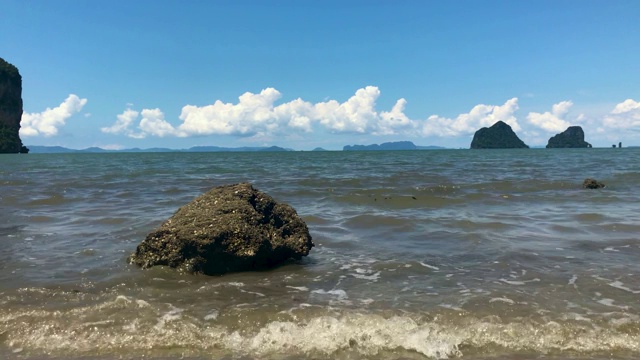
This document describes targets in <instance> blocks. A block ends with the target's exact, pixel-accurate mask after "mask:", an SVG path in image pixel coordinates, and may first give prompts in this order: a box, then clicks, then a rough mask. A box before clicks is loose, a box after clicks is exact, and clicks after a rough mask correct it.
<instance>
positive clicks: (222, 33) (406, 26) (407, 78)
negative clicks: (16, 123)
mask: <svg viewBox="0 0 640 360" xmlns="http://www.w3.org/2000/svg"><path fill="white" fill-rule="evenodd" d="M0 57H2V58H4V59H5V60H6V61H8V62H10V63H12V64H14V65H15V66H16V67H18V69H19V71H20V73H21V75H22V79H23V83H22V86H23V91H22V98H23V102H24V113H23V116H22V121H21V126H22V127H21V130H20V136H21V138H22V141H23V143H25V144H26V145H27V146H28V145H48V146H64V147H68V148H74V149H83V148H87V147H92V146H98V147H102V148H105V149H122V148H133V147H138V148H152V147H166V148H174V149H183V148H189V147H192V146H207V145H209V146H224V147H241V146H273V145H275V146H282V147H287V148H292V149H296V150H311V149H314V148H316V147H322V148H325V149H330V150H338V149H342V147H343V146H344V145H352V144H373V143H382V142H388V141H404V140H408V141H413V142H414V143H415V144H417V145H423V146H426V145H437V146H444V147H449V148H468V147H469V144H470V143H471V139H472V138H473V134H474V132H475V131H476V130H478V129H480V128H482V127H486V126H491V125H492V124H493V123H495V122H496V121H498V120H502V121H504V122H506V123H508V124H509V125H511V127H512V128H513V130H514V131H515V132H516V133H517V134H518V136H519V137H520V138H521V139H522V140H523V141H524V142H525V143H526V144H528V145H529V146H544V145H546V143H547V141H548V139H549V138H550V137H551V136H553V135H555V134H557V133H559V132H562V131H564V130H565V129H566V128H567V127H568V126H572V125H579V126H582V128H583V129H584V131H585V134H586V137H585V140H586V141H588V142H590V143H592V144H593V146H594V147H610V146H611V144H617V143H618V142H622V143H623V145H640V1H637V0H628V1H626V0H619V1H618V0H606V1H594V0H580V1H578V0H553V1H546V0H535V1H512V0H509V1H489V0H486V1H484V0H454V1H430V0H416V1H412V0H394V1H391V0H388V1H382V0H369V1H359V0H354V1H349V0H340V1H323V0H314V1H310V0H295V1H285V0H260V1H258V0H255V1H249V0H247V1H244V0H235V1H225V0H215V1H207V0H181V1H178V0H175V1H173V0H153V1H148V0H136V1H129V0H127V1H122V0H109V1H104V0H92V1H86V0H0Z"/></svg>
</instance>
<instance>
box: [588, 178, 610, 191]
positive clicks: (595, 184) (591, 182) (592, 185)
mask: <svg viewBox="0 0 640 360" xmlns="http://www.w3.org/2000/svg"><path fill="white" fill-rule="evenodd" d="M582 187H583V188H585V189H601V188H603V187H605V185H604V184H603V183H601V182H599V181H597V180H596V179H590V178H588V179H584V182H583V183H582Z"/></svg>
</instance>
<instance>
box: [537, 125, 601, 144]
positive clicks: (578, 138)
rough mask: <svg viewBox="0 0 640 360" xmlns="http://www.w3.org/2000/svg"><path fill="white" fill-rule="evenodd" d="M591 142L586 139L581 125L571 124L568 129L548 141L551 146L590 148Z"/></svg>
mask: <svg viewBox="0 0 640 360" xmlns="http://www.w3.org/2000/svg"><path fill="white" fill-rule="evenodd" d="M590 147H591V144H589V143H588V142H586V141H584V131H583V130H582V128H581V127H580V126H569V127H568V128H567V130H565V131H563V132H561V133H560V134H556V135H555V136H553V137H552V138H551V139H549V142H548V143H547V149H551V148H590Z"/></svg>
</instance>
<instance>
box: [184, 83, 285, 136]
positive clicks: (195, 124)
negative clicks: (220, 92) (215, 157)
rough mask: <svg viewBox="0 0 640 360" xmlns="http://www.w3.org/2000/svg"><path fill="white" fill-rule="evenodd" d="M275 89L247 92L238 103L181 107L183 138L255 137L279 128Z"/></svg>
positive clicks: (218, 102)
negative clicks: (255, 92)
mask: <svg viewBox="0 0 640 360" xmlns="http://www.w3.org/2000/svg"><path fill="white" fill-rule="evenodd" d="M280 96H281V95H280V92H279V91H278V90H276V89H274V88H267V89H264V90H262V91H261V92H260V93H259V94H253V93H250V92H246V93H244V94H242V95H241V96H240V97H239V98H238V100H239V101H238V103H237V104H231V103H223V102H222V101H220V100H217V101H216V102H215V103H214V104H213V105H206V106H202V107H198V106H194V105H187V106H184V107H183V108H182V113H181V114H180V120H182V124H181V125H180V126H179V127H178V134H179V135H180V136H191V135H211V134H221V135H255V134H257V133H259V132H262V131H266V130H268V129H273V128H274V127H277V125H278V124H277V122H278V119H277V118H276V116H275V114H274V106H273V103H274V102H275V101H276V100H277V99H279V98H280Z"/></svg>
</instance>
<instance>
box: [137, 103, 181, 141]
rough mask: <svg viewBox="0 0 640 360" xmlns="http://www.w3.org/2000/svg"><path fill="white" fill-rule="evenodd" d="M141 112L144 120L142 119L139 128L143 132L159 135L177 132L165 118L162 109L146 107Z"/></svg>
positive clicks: (163, 135)
mask: <svg viewBox="0 0 640 360" xmlns="http://www.w3.org/2000/svg"><path fill="white" fill-rule="evenodd" d="M141 114H142V120H140V125H138V128H140V130H141V131H142V134H149V135H153V136H159V137H165V136H167V135H175V134H176V130H175V129H174V128H173V126H171V124H169V123H168V122H167V121H166V120H165V119H164V114H163V113H162V111H160V109H144V110H142V112H141Z"/></svg>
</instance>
